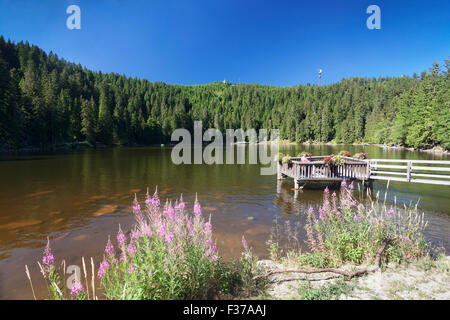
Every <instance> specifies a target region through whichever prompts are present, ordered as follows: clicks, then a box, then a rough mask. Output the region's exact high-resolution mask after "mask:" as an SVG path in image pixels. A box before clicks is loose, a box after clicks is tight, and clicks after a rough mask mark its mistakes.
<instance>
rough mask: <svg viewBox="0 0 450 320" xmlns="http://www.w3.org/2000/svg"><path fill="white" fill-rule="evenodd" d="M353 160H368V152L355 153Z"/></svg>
mask: <svg viewBox="0 0 450 320" xmlns="http://www.w3.org/2000/svg"><path fill="white" fill-rule="evenodd" d="M353 158H356V159H359V160H364V159H367V152H360V153H355V154H354V155H353Z"/></svg>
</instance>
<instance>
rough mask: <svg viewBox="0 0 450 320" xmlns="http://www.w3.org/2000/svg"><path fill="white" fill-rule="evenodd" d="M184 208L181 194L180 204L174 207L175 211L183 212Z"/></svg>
mask: <svg viewBox="0 0 450 320" xmlns="http://www.w3.org/2000/svg"><path fill="white" fill-rule="evenodd" d="M184 207H186V204H185V203H184V201H183V194H181V196H180V202H179V203H178V205H177V206H176V207H175V209H177V210H183V209H184Z"/></svg>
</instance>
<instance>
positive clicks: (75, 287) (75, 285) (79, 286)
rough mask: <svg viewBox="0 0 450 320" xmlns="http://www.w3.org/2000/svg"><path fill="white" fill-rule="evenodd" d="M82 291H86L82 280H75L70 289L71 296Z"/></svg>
mask: <svg viewBox="0 0 450 320" xmlns="http://www.w3.org/2000/svg"><path fill="white" fill-rule="evenodd" d="M81 292H84V288H83V285H82V284H81V282H80V281H78V280H74V281H73V284H72V289H71V290H70V295H71V296H78V295H79V294H80V293H81Z"/></svg>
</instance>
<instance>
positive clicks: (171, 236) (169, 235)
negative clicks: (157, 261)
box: [164, 232, 173, 243]
mask: <svg viewBox="0 0 450 320" xmlns="http://www.w3.org/2000/svg"><path fill="white" fill-rule="evenodd" d="M164 240H165V241H166V242H167V243H169V242H171V241H172V240H173V233H172V232H168V233H166V236H165V237H164Z"/></svg>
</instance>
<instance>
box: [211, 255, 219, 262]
mask: <svg viewBox="0 0 450 320" xmlns="http://www.w3.org/2000/svg"><path fill="white" fill-rule="evenodd" d="M210 259H211V261H214V262H216V261H217V259H218V257H217V255H213V256H211V257H210Z"/></svg>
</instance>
